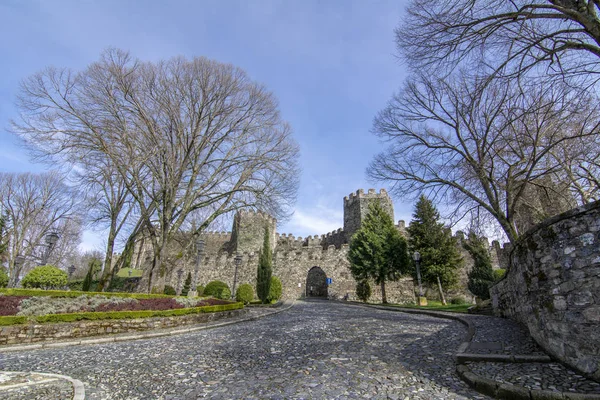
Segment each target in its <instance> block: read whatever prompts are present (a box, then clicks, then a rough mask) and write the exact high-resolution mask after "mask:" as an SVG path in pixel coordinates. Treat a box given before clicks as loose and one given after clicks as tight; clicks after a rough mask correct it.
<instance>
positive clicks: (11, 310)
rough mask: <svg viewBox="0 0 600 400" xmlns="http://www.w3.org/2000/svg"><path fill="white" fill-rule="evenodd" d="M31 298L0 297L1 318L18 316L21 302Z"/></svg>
mask: <svg viewBox="0 0 600 400" xmlns="http://www.w3.org/2000/svg"><path fill="white" fill-rule="evenodd" d="M29 297H30V296H0V316H4V315H17V313H18V312H19V305H20V304H21V301H23V300H25V299H28V298H29Z"/></svg>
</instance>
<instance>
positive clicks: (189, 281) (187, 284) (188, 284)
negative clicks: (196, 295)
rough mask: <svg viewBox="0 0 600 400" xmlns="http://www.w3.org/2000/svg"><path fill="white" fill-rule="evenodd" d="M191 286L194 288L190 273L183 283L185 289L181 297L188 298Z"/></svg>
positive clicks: (182, 290)
mask: <svg viewBox="0 0 600 400" xmlns="http://www.w3.org/2000/svg"><path fill="white" fill-rule="evenodd" d="M191 286H192V273H191V272H188V274H187V278H185V282H184V283H183V289H181V295H182V296H187V295H188V293H189V291H190V287H191Z"/></svg>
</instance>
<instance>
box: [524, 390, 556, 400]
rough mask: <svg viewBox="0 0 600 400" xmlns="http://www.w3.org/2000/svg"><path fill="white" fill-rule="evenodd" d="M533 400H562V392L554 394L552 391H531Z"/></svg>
mask: <svg viewBox="0 0 600 400" xmlns="http://www.w3.org/2000/svg"><path fill="white" fill-rule="evenodd" d="M530 393H531V400H562V399H564V396H563V394H562V392H553V391H551V390H531V391H530Z"/></svg>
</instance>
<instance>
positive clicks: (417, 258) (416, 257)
mask: <svg viewBox="0 0 600 400" xmlns="http://www.w3.org/2000/svg"><path fill="white" fill-rule="evenodd" d="M413 260H415V265H416V266H417V281H418V282H419V305H426V304H427V303H425V304H422V302H423V301H422V299H423V286H422V285H421V266H420V264H421V253H419V252H418V251H415V252H414V253H413Z"/></svg>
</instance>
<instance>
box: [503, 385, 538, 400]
mask: <svg viewBox="0 0 600 400" xmlns="http://www.w3.org/2000/svg"><path fill="white" fill-rule="evenodd" d="M496 397H497V398H498V399H505V400H530V398H529V389H527V388H524V387H523V386H517V385H509V384H507V383H502V384H500V385H499V386H498V391H497V392H496Z"/></svg>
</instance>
